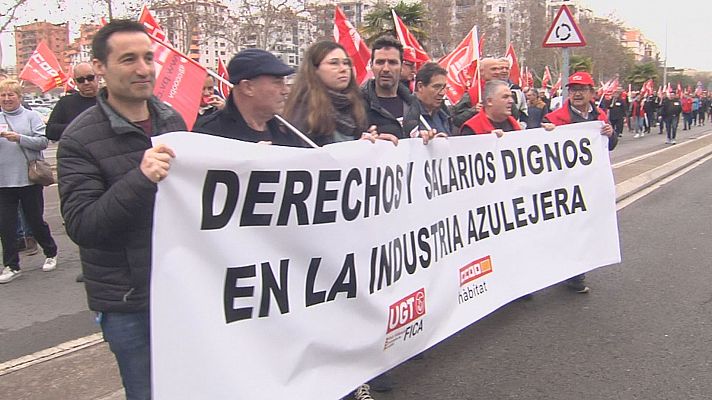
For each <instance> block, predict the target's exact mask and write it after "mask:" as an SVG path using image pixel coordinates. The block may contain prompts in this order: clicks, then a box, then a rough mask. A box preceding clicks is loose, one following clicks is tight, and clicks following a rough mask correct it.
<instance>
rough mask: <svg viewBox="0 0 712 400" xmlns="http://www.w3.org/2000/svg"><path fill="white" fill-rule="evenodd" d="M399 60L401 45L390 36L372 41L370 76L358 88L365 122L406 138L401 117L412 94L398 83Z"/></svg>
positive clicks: (404, 113)
mask: <svg viewBox="0 0 712 400" xmlns="http://www.w3.org/2000/svg"><path fill="white" fill-rule="evenodd" d="M402 63H403V45H402V44H401V43H400V42H399V41H398V40H397V39H395V38H393V37H391V36H383V37H380V38H378V39H376V41H375V42H373V46H372V48H371V70H372V71H373V79H370V80H369V81H368V82H366V84H365V85H364V86H363V88H362V94H363V97H364V99H365V100H366V109H367V113H366V116H367V118H368V125H369V126H370V125H375V126H376V131H378V132H379V133H390V134H392V135H394V136H396V137H397V138H401V139H402V138H407V137H408V135H407V132H403V117H404V116H405V115H406V114H407V113H408V110H409V108H410V106H411V103H412V102H413V100H414V99H415V97H414V96H413V95H412V94H411V93H410V90H409V89H408V88H407V87H405V86H404V85H402V84H400V79H401V69H402Z"/></svg>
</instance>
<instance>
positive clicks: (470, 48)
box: [438, 26, 480, 104]
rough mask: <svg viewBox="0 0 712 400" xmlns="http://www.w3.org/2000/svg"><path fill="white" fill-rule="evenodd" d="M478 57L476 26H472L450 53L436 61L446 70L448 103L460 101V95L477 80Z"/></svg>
mask: <svg viewBox="0 0 712 400" xmlns="http://www.w3.org/2000/svg"><path fill="white" fill-rule="evenodd" d="M479 58H480V48H479V42H478V40H477V26H474V27H472V29H470V32H469V33H468V34H467V36H465V38H464V39H462V41H461V42H460V44H458V45H457V47H456V48H455V50H453V51H452V53H450V54H448V55H446V56H445V57H443V58H441V59H440V60H439V61H438V64H440V66H441V67H443V68H445V70H446V71H447V91H446V92H445V95H446V96H447V98H448V99H449V100H450V103H452V104H455V103H457V102H458V101H460V98H461V97H462V95H464V94H465V91H466V90H467V89H468V88H469V87H471V86H472V84H473V82H474V83H476V82H477V81H479V74H478V73H477V70H478V68H477V60H478V59H479ZM473 104H475V103H473Z"/></svg>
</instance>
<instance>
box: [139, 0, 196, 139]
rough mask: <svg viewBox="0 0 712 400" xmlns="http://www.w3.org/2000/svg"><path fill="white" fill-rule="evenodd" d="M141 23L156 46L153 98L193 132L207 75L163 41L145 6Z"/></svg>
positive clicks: (161, 33) (154, 21)
mask: <svg viewBox="0 0 712 400" xmlns="http://www.w3.org/2000/svg"><path fill="white" fill-rule="evenodd" d="M138 22H140V23H142V24H143V25H144V26H145V27H146V30H147V33H148V34H149V36H150V37H151V41H152V42H153V62H154V65H155V68H156V86H155V87H154V88H153V94H154V95H155V96H156V97H158V98H159V99H160V100H161V101H163V102H164V103H166V104H168V105H170V106H171V107H173V108H174V109H175V110H176V111H177V112H178V113H179V114H180V115H181V116H182V117H183V120H184V121H185V124H186V126H187V127H188V130H190V129H191V128H192V127H193V124H194V123H195V119H196V117H197V116H198V109H199V108H200V99H201V97H202V96H201V93H202V91H203V82H205V76H206V75H207V71H206V70H205V67H203V66H202V65H200V64H198V63H197V62H195V61H193V60H191V59H190V58H189V57H188V56H186V55H185V54H183V53H181V52H179V51H178V50H176V49H174V48H173V47H172V46H171V45H170V43H168V42H167V41H165V40H164V39H165V37H166V35H165V33H164V31H163V30H162V29H161V27H160V26H159V25H158V22H156V19H155V18H154V17H153V15H151V12H150V11H149V10H148V7H146V6H145V5H144V6H143V9H142V10H141V15H140V16H139V21H138Z"/></svg>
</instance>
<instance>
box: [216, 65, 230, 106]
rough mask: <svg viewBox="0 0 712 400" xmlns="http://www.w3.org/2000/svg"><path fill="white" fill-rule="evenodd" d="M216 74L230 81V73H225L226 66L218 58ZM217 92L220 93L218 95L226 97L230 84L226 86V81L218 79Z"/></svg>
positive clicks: (228, 93)
mask: <svg viewBox="0 0 712 400" xmlns="http://www.w3.org/2000/svg"><path fill="white" fill-rule="evenodd" d="M218 75H220V77H221V78H223V79H225V80H226V81H230V75H229V74H228V73H227V67H226V66H225V63H223V61H222V59H220V58H218ZM218 93H220V96H222V98H223V99H227V96H229V95H230V86H228V85H227V83H225V82H223V81H221V80H218Z"/></svg>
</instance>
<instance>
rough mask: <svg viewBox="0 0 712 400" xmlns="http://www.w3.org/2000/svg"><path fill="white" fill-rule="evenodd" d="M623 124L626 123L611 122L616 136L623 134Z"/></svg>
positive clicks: (613, 120) (619, 120)
mask: <svg viewBox="0 0 712 400" xmlns="http://www.w3.org/2000/svg"><path fill="white" fill-rule="evenodd" d="M623 122H624V121H623V120H622V119H612V120H611V126H612V127H613V131H614V132H615V133H616V135H622V134H623Z"/></svg>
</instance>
